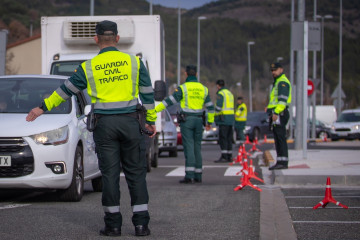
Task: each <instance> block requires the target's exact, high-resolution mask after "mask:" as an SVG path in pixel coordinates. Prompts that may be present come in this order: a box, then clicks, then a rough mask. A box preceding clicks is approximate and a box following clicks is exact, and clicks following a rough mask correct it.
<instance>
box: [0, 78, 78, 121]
mask: <svg viewBox="0 0 360 240" xmlns="http://www.w3.org/2000/svg"><path fill="white" fill-rule="evenodd" d="M63 82H64V79H47V78H22V77H19V78H1V79H0V96H2V99H0V100H1V101H3V102H5V104H3V105H6V107H3V108H2V109H1V112H3V113H28V112H29V111H30V110H31V109H32V108H34V107H37V106H39V105H40V103H41V102H42V101H43V99H44V98H47V97H49V96H50V95H51V94H52V93H53V91H54V90H56V89H57V88H58V87H59V86H60V85H61V84H62V83H63ZM70 112H71V101H66V102H64V103H62V104H61V105H60V106H58V107H56V108H53V109H52V110H51V111H46V112H45V114H67V113H70Z"/></svg>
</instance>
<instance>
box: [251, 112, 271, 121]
mask: <svg viewBox="0 0 360 240" xmlns="http://www.w3.org/2000/svg"><path fill="white" fill-rule="evenodd" d="M266 116H267V115H266V113H265V112H250V113H248V115H247V121H248V122H260V121H262V120H266Z"/></svg>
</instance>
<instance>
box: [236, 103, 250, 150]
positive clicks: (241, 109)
mask: <svg viewBox="0 0 360 240" xmlns="http://www.w3.org/2000/svg"><path fill="white" fill-rule="evenodd" d="M237 104H238V106H237V108H236V112H235V129H236V138H237V139H238V140H240V142H241V143H243V142H244V141H245V135H244V129H245V125H246V119H247V107H246V104H245V103H244V102H243V97H238V98H237Z"/></svg>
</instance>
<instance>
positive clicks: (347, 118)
mask: <svg viewBox="0 0 360 240" xmlns="http://www.w3.org/2000/svg"><path fill="white" fill-rule="evenodd" d="M337 122H360V112H352V113H342V114H340V116H339V118H338V120H337Z"/></svg>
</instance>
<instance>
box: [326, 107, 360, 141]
mask: <svg viewBox="0 0 360 240" xmlns="http://www.w3.org/2000/svg"><path fill="white" fill-rule="evenodd" d="M338 139H349V140H352V139H360V109H350V110H344V111H342V113H341V114H340V116H339V118H338V119H337V120H336V122H334V123H333V125H332V127H331V140H334V141H336V140H338Z"/></svg>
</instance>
